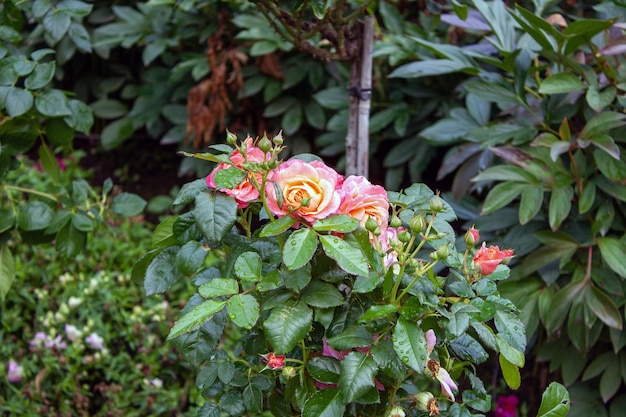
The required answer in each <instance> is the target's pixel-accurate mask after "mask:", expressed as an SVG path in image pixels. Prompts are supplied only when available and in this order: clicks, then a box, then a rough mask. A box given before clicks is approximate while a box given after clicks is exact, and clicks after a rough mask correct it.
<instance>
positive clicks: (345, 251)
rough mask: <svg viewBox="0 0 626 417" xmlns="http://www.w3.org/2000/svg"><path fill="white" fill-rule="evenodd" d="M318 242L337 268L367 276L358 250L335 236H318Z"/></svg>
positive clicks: (367, 272) (366, 267)
mask: <svg viewBox="0 0 626 417" xmlns="http://www.w3.org/2000/svg"><path fill="white" fill-rule="evenodd" d="M320 241H321V242H322V247H323V248H324V252H326V255H328V256H329V257H330V258H331V259H334V260H335V261H336V262H337V265H339V268H341V269H343V270H344V271H346V272H347V273H349V274H353V275H362V276H368V275H369V267H368V265H367V260H366V259H365V257H364V256H363V252H361V250H360V249H359V248H357V247H354V246H352V245H350V244H349V243H348V242H346V241H345V240H344V239H342V238H340V237H337V236H320ZM285 246H286V245H285Z"/></svg>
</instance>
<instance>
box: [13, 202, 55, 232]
mask: <svg viewBox="0 0 626 417" xmlns="http://www.w3.org/2000/svg"><path fill="white" fill-rule="evenodd" d="M53 218H54V213H53V212H52V209H51V208H50V207H49V206H48V205H47V204H45V203H43V202H41V201H37V200H33V201H29V202H28V203H26V204H24V205H23V206H22V207H20V211H19V214H18V217H17V226H18V227H19V228H20V229H22V230H24V231H27V232H30V231H33V230H42V229H45V228H46V227H48V226H49V225H50V223H51V222H52V219H53Z"/></svg>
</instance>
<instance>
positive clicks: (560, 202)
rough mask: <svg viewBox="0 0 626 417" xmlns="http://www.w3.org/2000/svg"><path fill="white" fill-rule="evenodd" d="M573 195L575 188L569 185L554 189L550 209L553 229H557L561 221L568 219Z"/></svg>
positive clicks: (549, 218)
mask: <svg viewBox="0 0 626 417" xmlns="http://www.w3.org/2000/svg"><path fill="white" fill-rule="evenodd" d="M573 197H574V189H573V188H572V187H571V186H569V185H568V186H565V187H559V188H555V189H553V190H552V193H551V194H550V206H549V209H548V221H549V223H550V227H551V228H552V230H557V229H558V228H559V226H560V225H561V223H563V221H564V220H565V219H567V216H568V215H569V213H570V211H571V209H572V198H573Z"/></svg>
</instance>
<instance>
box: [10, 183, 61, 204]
mask: <svg viewBox="0 0 626 417" xmlns="http://www.w3.org/2000/svg"><path fill="white" fill-rule="evenodd" d="M2 188H4V189H5V190H7V191H19V192H22V193H28V194H33V195H37V196H39V197H43V198H47V199H48V200H52V201H54V202H55V203H58V202H59V200H58V199H57V198H56V197H55V196H53V195H52V194H48V193H44V192H41V191H37V190H33V189H30V188H24V187H18V186H16V185H3V186H2Z"/></svg>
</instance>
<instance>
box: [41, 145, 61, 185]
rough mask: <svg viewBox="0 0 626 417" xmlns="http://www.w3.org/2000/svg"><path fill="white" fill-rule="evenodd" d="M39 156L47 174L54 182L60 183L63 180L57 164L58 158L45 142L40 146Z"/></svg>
mask: <svg viewBox="0 0 626 417" xmlns="http://www.w3.org/2000/svg"><path fill="white" fill-rule="evenodd" d="M37 152H38V154H39V160H40V161H41V165H42V166H43V169H44V171H46V174H48V175H49V176H50V178H51V179H52V181H54V182H56V183H58V182H59V180H60V178H61V169H60V168H59V163H58V162H57V159H56V157H55V156H54V154H53V153H52V151H51V150H50V148H49V147H48V145H46V143H45V142H43V141H42V142H41V145H40V146H39V150H38V151H37Z"/></svg>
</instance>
